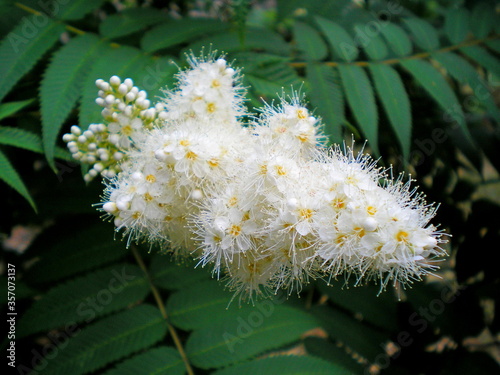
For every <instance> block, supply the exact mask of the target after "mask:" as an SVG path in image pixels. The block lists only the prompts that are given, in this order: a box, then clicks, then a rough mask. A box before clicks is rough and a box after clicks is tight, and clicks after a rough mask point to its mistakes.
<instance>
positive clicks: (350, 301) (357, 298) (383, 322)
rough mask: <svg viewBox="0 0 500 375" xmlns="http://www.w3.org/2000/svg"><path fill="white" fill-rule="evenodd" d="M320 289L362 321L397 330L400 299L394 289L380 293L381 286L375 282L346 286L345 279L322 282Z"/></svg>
mask: <svg viewBox="0 0 500 375" xmlns="http://www.w3.org/2000/svg"><path fill="white" fill-rule="evenodd" d="M319 290H320V291H321V293H323V294H326V295H327V296H328V297H329V298H330V300H331V301H332V302H333V303H335V305H337V306H341V307H342V308H343V309H346V310H348V311H350V312H351V313H352V315H353V316H356V317H357V318H358V319H360V320H361V321H363V322H369V323H370V324H373V325H374V326H377V327H379V328H381V329H384V330H387V331H392V332H395V331H397V329H398V324H397V319H398V314H397V312H398V306H397V303H398V301H397V297H396V296H395V295H394V294H393V293H391V292H392V291H386V292H383V293H380V294H379V292H380V286H379V285H374V284H368V285H362V286H358V287H353V288H344V287H343V281H334V282H332V283H331V284H330V285H327V284H325V283H320V284H319Z"/></svg>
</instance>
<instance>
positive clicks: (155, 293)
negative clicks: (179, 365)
mask: <svg viewBox="0 0 500 375" xmlns="http://www.w3.org/2000/svg"><path fill="white" fill-rule="evenodd" d="M130 248H131V249H132V254H134V258H135V260H136V261H137V264H139V267H140V268H141V269H142V271H143V272H144V273H145V274H146V277H147V279H148V282H149V287H150V288H151V291H152V292H153V296H154V299H155V301H156V304H157V305H158V308H159V309H160V312H161V315H162V316H163V319H165V322H166V323H167V327H168V331H169V332H170V336H172V340H174V344H175V347H176V348H177V350H178V351H179V354H180V356H181V358H182V360H183V361H184V365H185V367H186V371H187V373H188V375H194V371H193V368H192V367H191V364H190V363H189V359H188V357H187V355H186V352H185V351H184V347H183V346H182V343H181V340H180V338H179V335H178V334H177V331H176V330H175V328H174V326H173V325H172V324H170V322H169V321H168V315H167V311H166V310H165V305H164V303H163V300H162V298H161V295H160V292H159V291H158V288H156V286H155V285H154V284H153V281H152V280H151V275H150V274H149V272H148V269H147V267H146V265H145V264H144V261H143V260H142V257H141V255H140V254H139V252H138V251H137V248H136V247H135V246H134V245H131V246H130Z"/></svg>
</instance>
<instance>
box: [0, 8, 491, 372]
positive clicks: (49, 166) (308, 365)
mask: <svg viewBox="0 0 500 375" xmlns="http://www.w3.org/2000/svg"><path fill="white" fill-rule="evenodd" d="M118 3H119V4H120V6H123V7H124V9H122V8H120V9H118V8H119V7H117V4H118ZM132 3H134V4H135V2H109V1H108V2H105V1H103V0H92V1H88V0H75V1H61V2H58V1H53V2H52V1H40V2H39V1H36V0H25V1H18V2H15V3H12V4H9V5H2V6H1V7H0V11H1V12H0V18H1V20H2V23H1V25H0V29H1V30H2V33H3V35H2V40H1V42H0V100H1V101H2V103H0V179H1V180H2V182H1V185H0V193H2V197H3V198H4V200H3V201H2V203H3V206H2V209H1V212H2V215H1V219H0V228H1V229H0V238H2V241H3V240H4V239H5V242H4V247H5V249H6V251H4V252H3V253H2V264H4V265H7V264H13V265H15V267H16V279H15V296H16V304H15V311H16V313H17V314H18V315H17V317H16V318H17V320H16V332H15V333H16V337H15V342H16V366H20V367H18V372H21V371H25V373H26V372H27V369H28V370H29V369H34V370H35V371H36V372H37V373H40V374H51V375H52V374H105V375H118V374H134V375H135V374H183V373H186V366H185V363H184V361H183V359H182V352H180V351H179V347H178V346H177V345H176V343H175V341H174V339H172V334H171V333H170V332H169V324H170V325H171V327H175V328H176V329H177V334H178V338H179V340H180V344H181V345H182V347H183V348H185V351H186V352H187V360H188V361H189V363H190V364H191V366H193V368H194V372H195V373H197V374H205V373H207V374H208V373H215V374H221V375H227V374H238V375H242V374H310V373H313V374H367V373H370V369H374V368H377V367H378V368H380V373H381V374H382V375H383V374H424V373H425V374H456V373H481V374H489V373H492V374H493V373H496V372H498V363H496V362H495V361H494V360H493V359H492V357H491V356H489V355H487V354H486V353H485V352H479V351H477V350H482V349H487V350H490V349H491V348H495V347H496V346H498V332H499V329H500V319H499V314H498V310H499V308H498V306H499V303H500V295H499V293H498V286H499V281H500V279H499V276H498V275H499V274H498V267H497V263H496V262H495V261H494V255H495V252H496V251H497V248H498V243H499V242H500V227H499V224H498V217H499V216H500V209H499V207H500V206H499V204H500V202H499V200H498V196H499V193H498V192H499V182H498V181H499V178H498V172H499V170H500V153H499V152H500V151H499V150H500V147H499V145H500V131H499V119H500V112H499V109H498V79H499V78H500V64H499V55H498V54H499V52H500V40H499V34H498V33H499V31H500V26H499V25H500V19H499V17H498V13H497V12H496V11H495V8H494V7H495V6H496V7H497V8H498V6H497V5H495V2H494V1H465V2H450V1H445V0H440V1H432V2H415V1H409V0H408V1H401V2H392V1H382V0H375V1H365V2H359V1H358V2H353V1H350V0H342V1H320V0H314V1H303V0H293V1H290V0H278V1H277V7H276V9H274V8H272V7H271V8H269V9H267V8H265V7H264V9H262V8H261V9H259V12H260V13H258V14H260V15H265V20H264V19H261V18H259V17H257V16H256V14H257V13H254V12H256V11H257V8H256V7H255V4H254V2H250V1H234V2H223V3H224V4H223V7H222V8H217V9H216V8H212V9H208V10H206V9H202V10H198V13H197V14H200V12H201V13H203V12H205V13H206V14H205V16H204V17H202V18H199V17H195V16H193V14H196V12H195V11H194V10H193V6H195V3H196V4H197V3H198V2H193V1H178V2H168V4H169V6H165V5H163V3H162V2H146V1H140V2H137V5H130V4H132ZM206 3H207V4H208V3H211V2H206ZM451 3H453V4H451ZM39 12H40V13H39ZM250 21H251V22H250ZM259 22H261V23H259ZM200 51H203V53H204V55H205V56H207V55H209V54H210V53H211V52H213V51H218V53H224V54H226V58H227V60H228V61H234V66H235V67H238V68H241V69H242V71H241V73H242V82H243V85H244V86H246V87H247V88H248V91H249V92H248V98H249V100H248V101H247V105H248V107H249V109H250V110H251V111H254V109H255V107H259V106H261V105H262V100H264V101H266V102H268V103H272V102H273V101H275V103H276V101H277V100H279V97H280V95H285V96H286V95H288V94H289V93H290V92H291V89H292V87H293V88H294V89H296V90H300V93H301V94H305V95H306V99H307V100H308V102H307V105H308V106H309V108H310V109H311V110H312V111H313V114H314V116H316V117H319V118H321V119H322V122H323V124H324V126H323V129H324V133H325V135H326V136H327V137H328V139H329V140H330V141H331V142H332V143H338V144H341V143H342V142H344V141H345V142H347V144H350V143H351V140H355V141H356V142H357V144H358V145H359V144H361V145H362V144H363V143H364V141H365V139H366V140H367V141H368V142H367V144H366V148H367V150H369V151H371V152H373V153H374V154H376V155H380V156H382V160H383V161H384V162H385V163H386V164H385V165H389V164H393V165H394V166H395V172H394V173H395V174H397V172H399V171H400V170H402V169H403V167H404V168H406V170H409V171H410V172H411V173H412V177H413V178H416V179H417V180H418V183H419V184H420V185H421V186H422V187H421V189H420V190H422V191H424V192H425V193H426V194H427V199H428V201H430V202H432V201H436V202H441V206H440V208H439V210H438V213H437V217H436V218H435V221H433V222H436V223H442V226H441V227H440V228H439V229H440V230H441V229H442V230H444V231H445V232H448V233H451V234H453V237H452V238H450V243H449V244H447V245H445V246H446V250H447V251H448V252H449V254H450V259H452V261H450V262H448V261H447V262H443V263H442V264H440V265H441V266H442V272H441V271H440V272H439V275H440V276H441V277H442V279H441V280H437V279H435V280H434V281H433V282H425V281H423V282H415V284H413V285H409V286H408V287H407V289H403V288H401V286H399V285H397V286H396V287H397V289H396V291H394V290H393V289H392V286H391V287H388V290H387V291H382V292H381V293H380V295H378V294H379V286H378V285H367V286H360V287H357V288H354V287H352V288H349V289H348V288H342V287H343V283H342V282H341V281H340V282H339V281H335V280H329V284H333V286H328V285H327V283H326V282H324V281H323V280H317V281H316V282H315V283H313V284H311V285H309V286H308V287H307V288H306V289H304V291H302V292H301V294H300V296H301V298H295V296H280V295H278V296H274V297H273V298H271V299H266V300H263V301H256V302H255V304H246V303H242V304H240V301H239V300H238V297H236V298H235V299H234V300H231V298H232V297H233V294H232V293H231V292H230V291H227V290H225V289H224V288H223V286H222V285H221V282H219V281H217V280H216V279H215V277H213V275H211V273H210V270H209V269H204V268H201V266H198V267H196V268H195V266H196V260H194V261H192V262H182V263H180V262H179V261H178V259H175V258H173V257H172V256H171V255H170V254H168V253H167V254H159V253H158V252H157V250H158V249H156V248H155V247H153V248H149V247H147V246H145V247H144V248H143V247H142V245H138V246H136V245H132V246H135V247H134V251H135V252H137V253H138V254H139V257H140V258H141V259H142V260H143V261H144V262H145V264H144V265H143V264H142V263H141V262H140V261H139V262H137V259H136V257H135V256H134V255H133V254H131V250H130V248H127V246H126V245H127V243H126V240H127V238H125V239H124V240H122V241H121V234H116V233H115V234H113V225H112V223H102V222H100V218H99V216H100V213H99V212H97V211H96V207H93V206H92V204H95V203H97V202H99V200H100V198H99V195H100V194H102V189H103V185H102V184H100V183H99V182H94V183H91V184H88V185H85V183H83V182H82V178H81V173H80V167H79V166H78V165H77V164H76V163H75V162H74V161H72V160H71V158H70V155H69V153H68V152H67V151H66V149H65V147H64V144H63V142H61V136H62V134H64V133H66V132H68V131H69V128H70V126H71V125H73V124H75V123H77V124H78V125H79V126H81V127H82V128H86V127H87V126H88V125H89V124H91V123H98V122H101V121H102V117H101V114H100V112H101V108H100V107H99V106H97V105H96V104H95V98H96V95H97V89H96V86H95V81H96V79H98V78H102V79H105V80H108V79H109V78H110V77H111V76H112V75H118V76H120V77H121V78H122V79H123V78H127V77H130V78H132V79H133V80H134V84H135V85H137V86H138V87H139V88H140V89H144V90H146V91H147V93H148V97H149V99H151V101H152V102H155V101H156V100H157V99H158V98H161V96H162V95H163V94H162V91H161V89H162V88H163V87H165V86H169V87H172V85H173V82H174V78H173V77H174V74H175V73H176V72H177V71H178V67H180V68H183V67H184V66H185V61H186V56H185V54H186V53H188V54H189V53H193V54H194V55H199V54H200ZM352 133H354V135H352ZM54 171H55V172H56V173H54ZM34 208H37V209H38V212H39V214H38V215H37V214H36V213H34V212H33V209H34ZM18 227H21V228H24V229H25V230H27V232H28V233H38V232H39V231H41V232H42V233H41V234H40V235H39V237H38V238H37V239H36V240H35V241H34V242H33V244H31V245H30V246H29V247H28V249H27V250H26V251H24V252H23V251H22V249H23V246H22V241H20V239H21V238H22V236H19V235H12V236H11V233H16V230H18V229H19V228H18ZM30 230H31V231H32V232H29V231H30ZM23 233H24V232H23ZM28 236H29V235H28V234H26V237H28ZM11 243H14V245H12V246H13V247H14V248H17V249H18V250H19V251H18V253H15V252H11V251H8V249H9V246H11V245H9V244H11ZM193 250H194V249H193ZM143 266H144V267H143ZM3 268H4V269H5V267H3ZM7 276H8V275H7V273H5V272H4V273H3V275H1V276H0V280H1V281H2V285H6V286H7V287H9V285H11V284H9V281H10V280H9V279H8V278H7ZM116 280H118V281H116ZM120 280H121V281H120ZM10 282H11V281H10ZM389 285H391V283H389ZM9 290H10V289H9ZM377 295H378V297H377ZM287 297H288V298H287ZM158 298H159V300H161V302H159V301H158ZM9 301H10V300H9V299H8V295H7V294H6V293H4V297H2V303H3V304H4V306H6V307H7V308H9V307H10V306H12V305H9V304H8V302H9ZM163 305H164V306H165V311H166V315H167V318H166V319H165V317H164V316H163V312H162V308H163ZM5 311H7V310H5ZM488 332H490V333H491V336H488ZM481 333H482V334H483V335H484V337H486V338H484V337H483V336H481V339H480V340H479V339H477V340H476V339H475V338H476V337H477V336H478V335H479V334H481ZM471 338H474V339H471ZM10 340H11V339H10V338H7V339H4V341H3V342H2V344H3V346H2V349H7V348H8V346H9V345H10V342H9V341H10ZM475 340H476V341H475ZM447 343H448V344H447ZM447 345H448V346H447ZM443 348H444V349H443ZM389 349H390V352H391V353H392V356H391V355H389ZM438 349H439V350H438ZM290 353H304V355H301V356H297V355H288V354H290ZM23 366H24V367H23ZM21 373H22V372H21ZM33 373H34V374H35V372H33Z"/></svg>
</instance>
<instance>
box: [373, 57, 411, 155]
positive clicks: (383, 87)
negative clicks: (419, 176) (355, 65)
mask: <svg viewBox="0 0 500 375" xmlns="http://www.w3.org/2000/svg"><path fill="white" fill-rule="evenodd" d="M369 69H370V73H371V75H372V78H373V82H374V83H375V89H376V90H377V93H378V97H379V99H380V101H381V103H382V106H383V107H384V110H385V113H386V115H387V117H388V118H389V121H390V123H391V126H392V128H393V130H394V132H395V134H396V137H397V138H398V141H399V143H400V144H401V149H402V150H403V156H404V158H405V160H408V157H409V155H410V143H411V107H410V99H409V98H408V94H407V93H406V90H405V87H404V85H403V81H402V80H401V78H400V76H399V73H398V72H397V71H396V70H394V69H393V68H392V67H390V66H389V65H384V64H370V66H369Z"/></svg>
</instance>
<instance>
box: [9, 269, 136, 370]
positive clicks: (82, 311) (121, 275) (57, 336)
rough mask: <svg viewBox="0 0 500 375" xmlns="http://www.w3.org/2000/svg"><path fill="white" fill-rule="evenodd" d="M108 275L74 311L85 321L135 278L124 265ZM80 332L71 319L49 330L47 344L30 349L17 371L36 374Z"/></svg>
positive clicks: (92, 317) (76, 324) (91, 317)
mask: <svg viewBox="0 0 500 375" xmlns="http://www.w3.org/2000/svg"><path fill="white" fill-rule="evenodd" d="M110 276H111V278H110V279H109V282H108V283H107V286H106V287H105V288H103V289H101V290H99V291H98V292H97V293H96V294H95V296H91V297H87V298H86V299H85V300H84V301H82V302H80V303H79V304H78V306H77V308H76V312H77V314H78V316H80V317H82V318H84V319H83V321H84V322H85V323H90V322H92V321H93V320H94V319H95V318H96V316H97V313H99V312H101V311H102V310H103V309H104V308H105V307H106V306H107V305H109V304H110V303H111V301H112V300H113V298H114V296H115V295H117V294H119V293H121V292H122V291H123V289H124V288H125V287H126V286H127V285H128V284H129V283H130V282H131V281H133V280H134V279H136V278H137V276H136V275H130V274H127V272H126V269H125V267H122V269H121V270H120V271H118V270H116V269H114V270H112V271H111V275H110ZM80 332H81V328H80V326H79V324H78V323H76V322H73V321H71V322H68V323H66V324H65V326H64V327H63V328H62V329H61V330H59V331H57V332H49V333H48V334H47V337H48V339H49V341H50V343H49V345H46V346H44V347H43V348H42V349H41V350H38V349H35V348H33V349H31V354H32V357H31V361H30V363H29V365H25V364H19V365H17V366H16V369H17V373H18V374H22V375H25V374H26V375H27V374H30V375H38V374H39V371H43V370H44V369H45V368H46V367H47V365H48V363H49V361H51V360H53V359H55V358H56V357H57V356H58V355H59V353H60V352H61V351H63V350H64V349H65V348H66V347H67V346H68V343H69V339H70V338H71V337H74V336H76V335H78V333H80Z"/></svg>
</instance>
